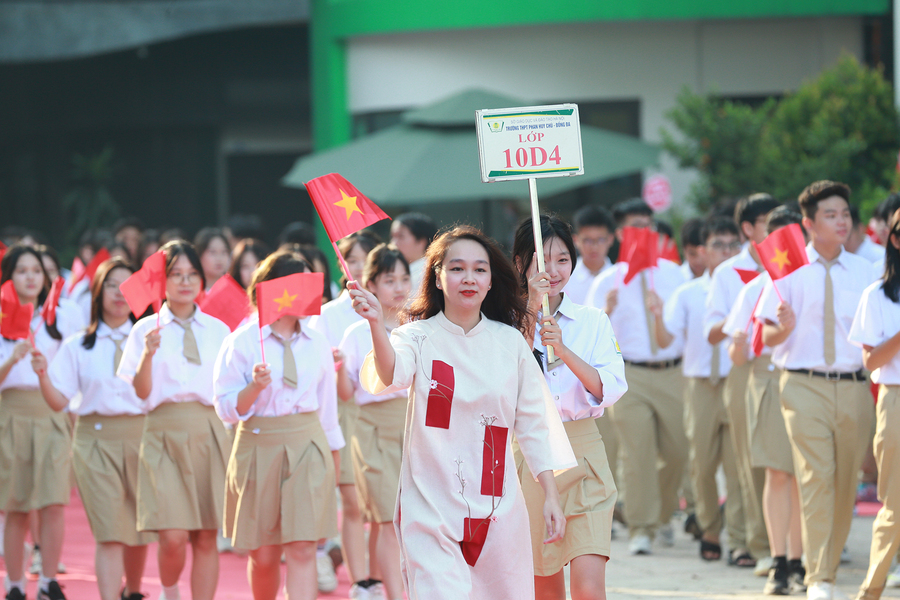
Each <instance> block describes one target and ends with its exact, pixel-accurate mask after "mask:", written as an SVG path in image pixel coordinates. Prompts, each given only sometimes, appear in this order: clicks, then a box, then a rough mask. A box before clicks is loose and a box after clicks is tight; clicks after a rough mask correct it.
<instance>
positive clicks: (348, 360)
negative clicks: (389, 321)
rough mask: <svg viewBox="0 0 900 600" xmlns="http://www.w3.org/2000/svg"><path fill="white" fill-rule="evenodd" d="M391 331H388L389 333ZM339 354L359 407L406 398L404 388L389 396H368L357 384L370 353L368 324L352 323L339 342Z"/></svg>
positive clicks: (407, 392) (365, 322) (370, 332)
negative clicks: (342, 359) (341, 356)
mask: <svg viewBox="0 0 900 600" xmlns="http://www.w3.org/2000/svg"><path fill="white" fill-rule="evenodd" d="M390 331H391V330H388V333H390ZM340 348H341V352H342V353H343V354H344V368H346V369H347V375H349V376H350V381H351V382H352V383H353V390H354V396H355V398H356V403H357V404H359V405H360V406H362V405H364V404H371V403H372V402H384V401H385V400H393V399H394V398H406V397H407V395H408V394H409V391H408V390H407V389H406V388H404V389H401V390H397V391H395V392H392V393H390V394H378V395H376V394H370V393H369V392H367V391H366V390H365V389H363V387H362V385H361V384H360V382H359V371H360V369H362V365H363V361H364V360H365V359H366V355H367V354H368V353H369V352H371V351H372V331H371V329H370V328H369V322H368V321H366V320H365V319H363V320H362V321H360V322H359V323H354V324H353V325H351V326H350V327H349V328H347V332H346V333H344V339H343V340H341V345H340Z"/></svg>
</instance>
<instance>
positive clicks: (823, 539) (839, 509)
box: [780, 371, 874, 585]
mask: <svg viewBox="0 0 900 600" xmlns="http://www.w3.org/2000/svg"><path fill="white" fill-rule="evenodd" d="M780 383H781V410H782V413H783V414H784V422H785V425H786V426H787V432H788V437H789V438H790V440H791V450H792V451H793V456H794V474H795V476H796V478H797V484H798V485H799V487H800V510H801V513H802V518H803V521H802V523H803V549H804V550H805V551H806V563H807V567H806V582H807V585H809V584H813V583H817V582H831V583H834V580H835V577H836V576H837V569H838V565H840V562H841V550H842V549H843V548H844V544H845V543H846V542H847V535H848V534H849V533H850V523H851V521H852V519H853V505H854V503H855V502H856V484H857V482H858V479H859V468H860V466H861V465H862V460H863V456H864V455H865V452H866V448H867V446H868V442H869V434H870V432H871V426H872V417H873V413H874V408H873V407H872V396H871V395H870V394H869V390H868V389H867V386H866V384H865V383H864V382H856V381H851V380H845V381H828V380H826V379H825V378H823V377H813V376H811V375H808V374H802V373H790V372H788V371H785V372H784V373H782V375H781V382H780Z"/></svg>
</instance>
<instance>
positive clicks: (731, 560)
mask: <svg viewBox="0 0 900 600" xmlns="http://www.w3.org/2000/svg"><path fill="white" fill-rule="evenodd" d="M728 564H729V565H730V566H732V567H743V568H749V567H755V566H756V559H755V558H753V556H752V555H751V554H750V553H749V552H748V551H747V550H732V551H731V552H730V553H729V554H728Z"/></svg>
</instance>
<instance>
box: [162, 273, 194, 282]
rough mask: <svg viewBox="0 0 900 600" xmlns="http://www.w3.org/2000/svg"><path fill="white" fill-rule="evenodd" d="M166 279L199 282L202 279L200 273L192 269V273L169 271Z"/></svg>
mask: <svg viewBox="0 0 900 600" xmlns="http://www.w3.org/2000/svg"><path fill="white" fill-rule="evenodd" d="M166 279H168V280H169V281H176V282H181V283H185V282H187V283H197V282H198V281H200V273H198V272H197V271H192V272H190V273H169V274H168V275H166Z"/></svg>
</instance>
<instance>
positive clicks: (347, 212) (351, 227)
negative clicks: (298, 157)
mask: <svg viewBox="0 0 900 600" xmlns="http://www.w3.org/2000/svg"><path fill="white" fill-rule="evenodd" d="M306 191H307V192H308V193H309V197H310V199H311V200H312V202H313V205H314V206H315V207H316V212H318V213H319V218H320V219H322V224H323V225H324V226H325V231H326V232H327V233H328V238H329V239H330V240H331V241H332V242H336V241H338V240H339V239H341V238H344V237H347V236H348V235H350V234H351V233H356V232H357V231H359V230H360V229H363V228H365V227H368V226H369V225H371V224H372V223H377V222H378V221H381V220H383V219H390V217H389V216H387V215H386V214H385V213H384V211H382V210H381V209H380V208H378V206H376V205H375V203H374V202H372V201H371V200H369V199H368V198H366V197H365V196H364V195H363V194H362V193H361V192H360V191H359V190H358V189H356V188H355V187H353V184H352V183H350V182H349V181H347V180H346V179H344V178H343V177H341V176H340V175H338V174H337V173H330V174H328V175H323V176H321V177H316V178H315V179H311V180H309V181H308V182H306ZM316 314H318V313H316Z"/></svg>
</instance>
